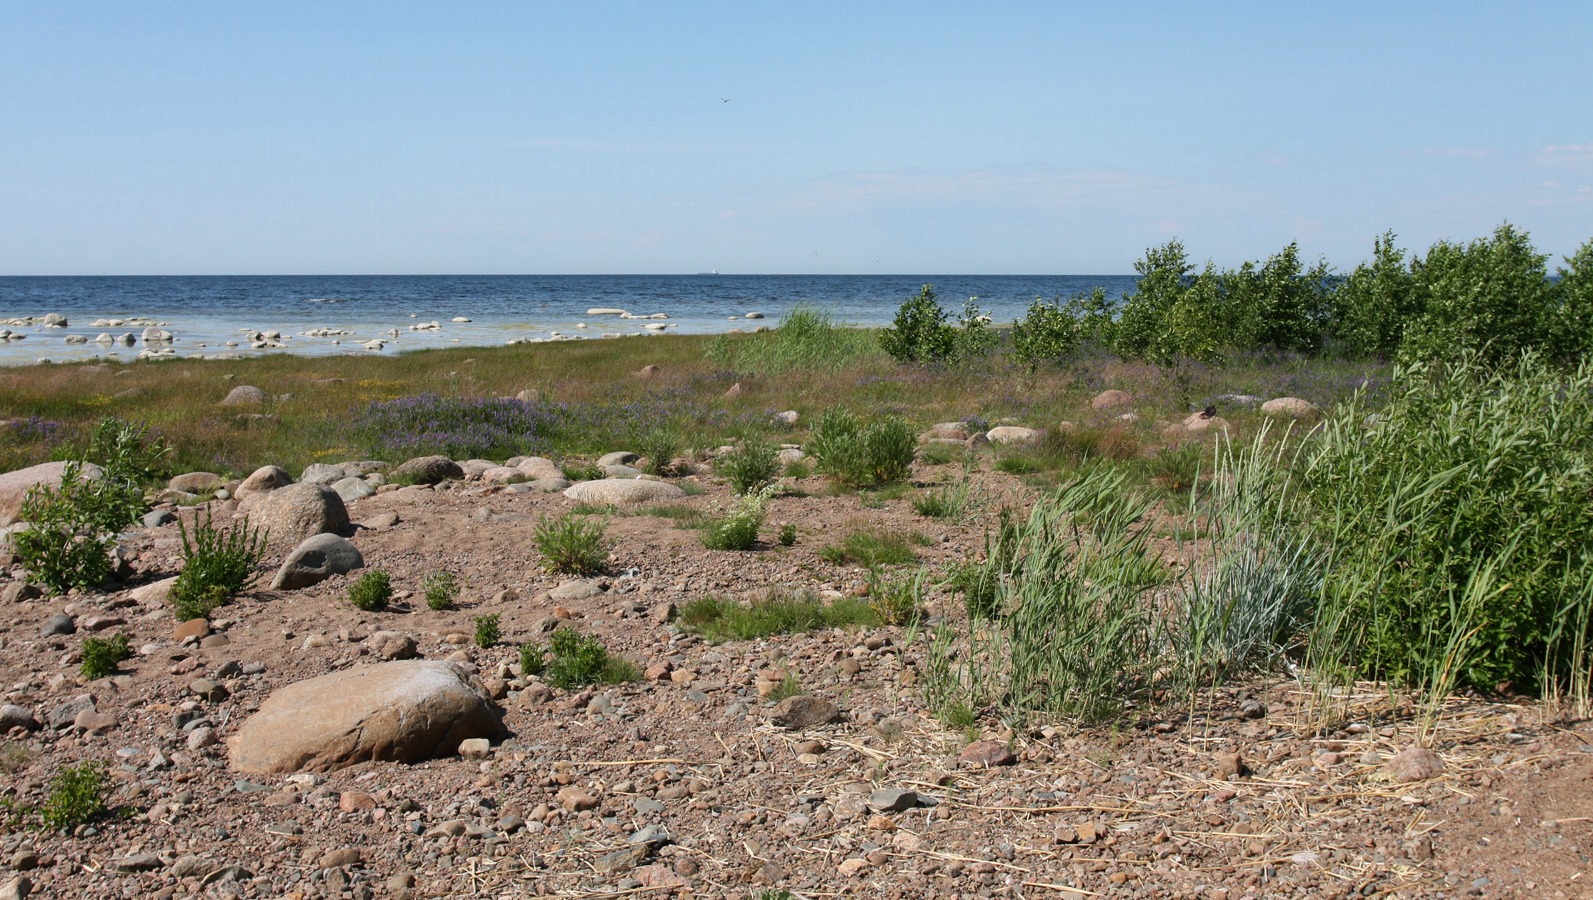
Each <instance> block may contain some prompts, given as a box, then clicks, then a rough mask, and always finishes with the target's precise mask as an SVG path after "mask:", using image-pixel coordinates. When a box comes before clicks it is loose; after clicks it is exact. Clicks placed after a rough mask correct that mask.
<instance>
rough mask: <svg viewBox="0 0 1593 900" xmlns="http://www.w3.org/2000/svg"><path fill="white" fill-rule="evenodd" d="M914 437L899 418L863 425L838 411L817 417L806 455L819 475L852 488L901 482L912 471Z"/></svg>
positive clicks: (894, 417)
mask: <svg viewBox="0 0 1593 900" xmlns="http://www.w3.org/2000/svg"><path fill="white" fill-rule="evenodd" d="M917 440H918V439H917V436H916V435H914V434H913V430H912V428H911V426H909V425H908V424H907V421H906V420H905V419H902V418H901V417H899V416H887V417H885V418H883V419H880V420H878V421H875V422H871V423H869V424H867V425H864V424H863V423H862V422H861V421H860V420H859V419H858V418H857V416H855V415H853V414H852V413H851V412H850V411H848V410H846V409H844V408H841V407H831V408H830V409H827V410H825V411H824V412H823V413H821V414H820V415H819V420H818V422H816V423H815V424H814V426H813V432H812V434H811V436H810V437H809V440H808V445H807V451H808V453H809V454H811V455H812V456H813V457H814V459H816V460H817V462H818V466H819V471H821V472H823V473H824V474H826V475H828V476H830V477H831V478H834V479H835V480H836V481H838V482H840V483H841V484H845V485H849V486H852V487H864V486H869V485H878V484H888V483H890V482H893V481H900V480H901V479H903V478H905V477H906V476H907V473H908V472H909V471H910V470H911V469H912V465H913V457H914V452H915V449H916V447H917Z"/></svg>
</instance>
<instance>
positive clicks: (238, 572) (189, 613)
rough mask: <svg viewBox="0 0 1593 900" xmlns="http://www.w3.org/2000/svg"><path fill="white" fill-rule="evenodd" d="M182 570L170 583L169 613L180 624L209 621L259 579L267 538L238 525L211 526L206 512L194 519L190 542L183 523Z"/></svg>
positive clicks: (246, 526)
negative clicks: (219, 527) (213, 614)
mask: <svg viewBox="0 0 1593 900" xmlns="http://www.w3.org/2000/svg"><path fill="white" fill-rule="evenodd" d="M177 530H178V533H179V534H180V535H182V542H183V570H182V571H181V572H179V573H178V575H177V580H176V581H175V582H173V583H172V587H171V592H170V597H171V604H172V611H173V612H174V613H175V615H176V617H177V620H178V621H179V622H186V621H188V620H189V619H203V618H209V616H210V613H211V612H212V611H214V610H215V609H216V608H217V607H219V606H224V605H226V603H227V601H229V600H231V599H232V598H233V597H235V596H237V595H238V593H239V592H240V591H242V590H244V589H245V588H247V587H248V586H249V585H250V584H253V583H254V581H255V579H256V578H258V577H259V572H258V571H257V569H256V567H257V566H259V565H260V561H261V560H262V559H264V558H265V550H266V535H265V534H263V533H262V532H261V531H260V530H259V529H258V528H250V527H249V526H248V525H247V524H246V523H242V522H240V523H238V524H236V525H233V526H232V527H231V528H227V529H225V530H221V529H217V528H215V527H214V525H212V520H211V517H210V514H209V513H208V512H206V513H204V514H203V515H202V516H201V517H197V518H195V519H194V532H193V536H192V539H190V537H189V534H188V529H187V527H186V526H184V525H183V523H182V520H181V519H179V520H178V521H177Z"/></svg>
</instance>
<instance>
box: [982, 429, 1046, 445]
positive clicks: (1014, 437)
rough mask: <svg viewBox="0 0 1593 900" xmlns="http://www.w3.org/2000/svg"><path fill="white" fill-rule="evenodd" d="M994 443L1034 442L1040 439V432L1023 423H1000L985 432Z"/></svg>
mask: <svg viewBox="0 0 1593 900" xmlns="http://www.w3.org/2000/svg"><path fill="white" fill-rule="evenodd" d="M985 437H986V438H989V440H990V443H992V444H1033V443H1035V442H1036V441H1038V440H1040V432H1038V431H1036V430H1034V429H1033V428H1025V427H1023V426H1022V425H999V426H997V427H995V428H992V429H990V430H989V431H987V432H985Z"/></svg>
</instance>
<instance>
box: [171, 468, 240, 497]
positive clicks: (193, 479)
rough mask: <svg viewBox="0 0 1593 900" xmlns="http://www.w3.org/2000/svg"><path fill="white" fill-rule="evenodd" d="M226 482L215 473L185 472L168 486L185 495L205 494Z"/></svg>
mask: <svg viewBox="0 0 1593 900" xmlns="http://www.w3.org/2000/svg"><path fill="white" fill-rule="evenodd" d="M226 481H227V480H226V479H225V478H222V477H221V476H220V475H217V474H216V473H215V472H184V473H183V474H181V475H178V476H177V477H176V478H173V479H172V480H171V481H168V482H167V483H166V486H167V487H169V488H171V489H172V490H174V491H182V492H183V493H185V494H203V493H205V492H206V491H213V490H215V489H216V488H219V487H221V486H222V485H223V484H226Z"/></svg>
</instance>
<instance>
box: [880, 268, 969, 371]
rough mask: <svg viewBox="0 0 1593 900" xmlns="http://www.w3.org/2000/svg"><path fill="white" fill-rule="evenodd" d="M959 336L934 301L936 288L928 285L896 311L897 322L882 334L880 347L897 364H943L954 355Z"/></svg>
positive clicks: (943, 311)
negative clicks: (942, 362)
mask: <svg viewBox="0 0 1593 900" xmlns="http://www.w3.org/2000/svg"><path fill="white" fill-rule="evenodd" d="M956 332H957V330H956V329H955V328H953V327H952V326H951V325H949V324H947V323H946V311H945V310H943V309H941V308H940V304H939V303H938V302H936V301H935V286H934V285H932V284H926V285H924V286H923V287H922V288H920V289H919V291H918V296H916V297H912V298H909V299H908V300H907V301H906V302H904V303H903V304H902V305H901V308H899V309H898V310H896V320H895V322H894V323H893V324H892V325H891V327H890V328H886V329H884V330H883V331H881V332H880V335H879V343H880V346H881V347H883V348H884V349H885V352H886V353H889V354H890V355H891V358H892V359H894V360H896V361H897V362H940V361H943V360H947V359H950V358H951V356H952V354H953V352H954V351H955V349H956V337H957V334H956Z"/></svg>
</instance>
